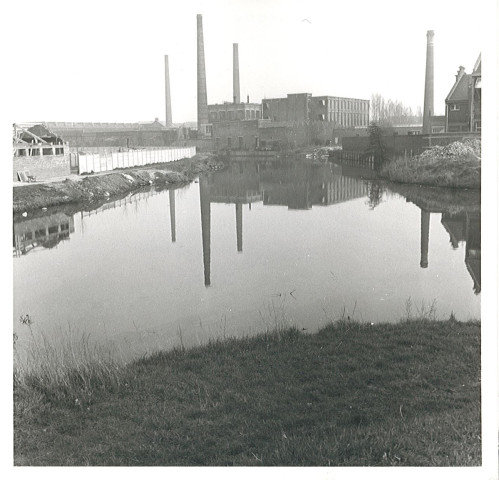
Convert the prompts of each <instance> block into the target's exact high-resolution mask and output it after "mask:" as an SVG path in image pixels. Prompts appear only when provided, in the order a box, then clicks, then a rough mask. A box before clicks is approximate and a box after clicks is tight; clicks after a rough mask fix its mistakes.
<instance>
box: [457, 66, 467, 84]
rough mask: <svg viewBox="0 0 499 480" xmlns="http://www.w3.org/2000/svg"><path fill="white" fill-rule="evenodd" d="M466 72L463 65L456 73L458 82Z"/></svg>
mask: <svg viewBox="0 0 499 480" xmlns="http://www.w3.org/2000/svg"><path fill="white" fill-rule="evenodd" d="M464 74H465V71H464V67H463V66H462V65H461V66H460V67H459V70H458V71H457V74H456V82H457V81H458V80H459V79H460V78H461V77H462V76H463V75H464Z"/></svg>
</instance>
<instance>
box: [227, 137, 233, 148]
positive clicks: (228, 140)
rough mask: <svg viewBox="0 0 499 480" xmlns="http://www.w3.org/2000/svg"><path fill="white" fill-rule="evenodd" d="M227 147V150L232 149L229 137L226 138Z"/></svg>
mask: <svg viewBox="0 0 499 480" xmlns="http://www.w3.org/2000/svg"><path fill="white" fill-rule="evenodd" d="M227 147H229V150H230V149H231V148H232V138H231V137H228V138H227Z"/></svg>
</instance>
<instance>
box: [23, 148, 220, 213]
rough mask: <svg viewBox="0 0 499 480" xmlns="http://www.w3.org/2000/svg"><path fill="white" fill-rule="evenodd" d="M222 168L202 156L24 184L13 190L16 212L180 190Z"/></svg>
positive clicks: (212, 157) (216, 162) (211, 159)
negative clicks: (152, 188) (157, 188)
mask: <svg viewBox="0 0 499 480" xmlns="http://www.w3.org/2000/svg"><path fill="white" fill-rule="evenodd" d="M219 165H220V162H219V161H218V160H217V159H216V157H215V156H214V155H213V154H198V155H195V156H194V157H192V158H183V159H181V160H177V161H175V162H170V163H164V164H153V165H146V166H143V167H135V168H126V169H119V170H112V171H109V172H105V173H101V174H94V175H92V174H90V175H76V176H70V178H66V179H58V180H56V181H52V182H49V181H46V182H35V183H31V184H24V185H20V186H16V187H15V188H14V189H13V212H14V214H21V213H25V212H26V213H27V212H31V211H34V210H39V209H42V208H49V207H54V206H63V205H69V204H75V203H80V204H82V203H86V204H89V205H91V204H93V203H96V202H98V201H102V200H106V199H108V198H112V197H115V196H119V195H124V194H127V193H129V192H132V191H134V190H137V189H140V188H144V187H146V186H151V185H155V186H171V187H176V186H179V185H183V184H186V183H189V182H191V181H192V180H194V179H195V178H196V177H197V176H198V175H199V174H200V173H202V172H205V171H209V170H212V169H216V168H218V167H219Z"/></svg>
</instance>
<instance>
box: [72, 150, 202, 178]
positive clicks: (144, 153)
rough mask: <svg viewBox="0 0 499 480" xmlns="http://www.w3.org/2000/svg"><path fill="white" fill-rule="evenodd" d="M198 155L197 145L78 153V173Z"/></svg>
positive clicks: (104, 170)
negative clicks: (104, 152) (102, 152)
mask: <svg viewBox="0 0 499 480" xmlns="http://www.w3.org/2000/svg"><path fill="white" fill-rule="evenodd" d="M194 155H196V147H182V148H162V149H158V150H129V151H128V152H113V153H106V154H100V153H94V154H87V155H83V154H81V155H78V157H79V162H78V173H80V174H81V173H90V172H94V173H97V172H106V171H108V170H114V169H115V168H127V167H137V166H141V165H150V164H152V163H167V162H173V161H175V160H180V159H181V158H191V157H193V156H194Z"/></svg>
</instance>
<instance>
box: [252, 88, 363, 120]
mask: <svg viewBox="0 0 499 480" xmlns="http://www.w3.org/2000/svg"><path fill="white" fill-rule="evenodd" d="M262 105H263V118H264V119H269V120H272V121H274V122H308V121H323V122H333V123H335V124H336V125H337V126H339V127H367V126H368V125H369V100H362V99H358V98H345V97H333V96H330V95H325V96H318V97H313V96H312V94H310V93H290V94H288V95H287V97H286V98H267V99H264V100H263V101H262Z"/></svg>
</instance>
